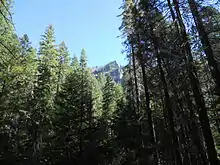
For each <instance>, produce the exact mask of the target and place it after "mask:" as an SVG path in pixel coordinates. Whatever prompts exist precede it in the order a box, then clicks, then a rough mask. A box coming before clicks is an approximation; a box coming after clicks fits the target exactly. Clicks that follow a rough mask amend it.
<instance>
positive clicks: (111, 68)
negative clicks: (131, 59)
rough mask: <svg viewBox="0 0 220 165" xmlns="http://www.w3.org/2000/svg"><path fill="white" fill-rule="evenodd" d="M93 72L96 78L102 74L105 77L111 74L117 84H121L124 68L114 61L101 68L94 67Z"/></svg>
mask: <svg viewBox="0 0 220 165" xmlns="http://www.w3.org/2000/svg"><path fill="white" fill-rule="evenodd" d="M92 72H93V74H94V75H95V76H96V77H98V76H99V75H100V74H102V73H103V74H104V75H107V74H109V75H110V76H111V77H112V79H113V80H114V81H115V82H116V83H121V80H122V75H123V67H122V66H120V65H119V64H118V63H117V62H116V61H112V62H109V63H108V64H106V65H104V66H101V67H93V68H92Z"/></svg>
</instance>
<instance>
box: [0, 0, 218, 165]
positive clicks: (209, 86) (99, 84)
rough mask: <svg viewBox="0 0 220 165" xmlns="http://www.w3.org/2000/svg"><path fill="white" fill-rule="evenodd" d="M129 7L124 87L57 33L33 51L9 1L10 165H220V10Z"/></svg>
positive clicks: (0, 25) (2, 82)
mask: <svg viewBox="0 0 220 165" xmlns="http://www.w3.org/2000/svg"><path fill="white" fill-rule="evenodd" d="M121 4H122V5H121V7H120V6H119V7H120V8H121V10H122V13H121V15H120V16H119V17H120V18H121V19H122V24H121V27H119V30H120V31H121V34H122V35H121V37H122V38H123V40H124V42H123V43H122V46H123V47H124V53H126V55H127V60H128V64H127V65H126V66H125V67H124V68H123V78H122V80H121V81H120V83H116V82H115V81H113V79H112V77H111V76H110V75H108V74H106V75H105V74H99V75H98V76H97V75H94V74H93V72H92V69H91V68H90V67H88V66H87V57H86V51H85V50H84V49H83V50H82V52H81V55H80V58H79V59H78V58H77V57H72V56H71V54H70V53H69V51H68V48H67V46H66V44H65V42H62V43H57V42H56V38H55V30H54V28H53V26H52V25H49V26H48V27H47V28H46V30H45V33H44V34H42V37H41V40H40V41H39V49H38V50H37V49H36V48H34V47H33V46H32V44H31V41H30V40H29V37H28V35H27V34H24V35H23V36H18V35H17V34H16V31H15V27H14V25H13V18H12V17H13V15H12V12H11V11H12V9H11V7H12V6H13V3H12V2H11V0H0V164H1V165H44V164H45V165H217V164H220V163H219V156H220V155H219V154H220V10H219V5H220V4H219V3H218V1H216V2H215V1H209V2H207V1H206V0H204V1H202V0H123V1H122V2H121ZM14 7H15V8H16V6H14ZM27 23H28V22H27Z"/></svg>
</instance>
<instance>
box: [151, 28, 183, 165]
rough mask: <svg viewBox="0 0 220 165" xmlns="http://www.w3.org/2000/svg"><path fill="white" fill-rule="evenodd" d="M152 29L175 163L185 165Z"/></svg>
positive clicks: (156, 39) (156, 40)
mask: <svg viewBox="0 0 220 165" xmlns="http://www.w3.org/2000/svg"><path fill="white" fill-rule="evenodd" d="M151 29H152V30H151V35H152V40H153V46H154V49H155V54H156V58H157V63H158V67H159V72H160V79H161V82H162V84H163V90H164V95H165V107H166V110H167V112H168V125H169V130H170V131H171V134H172V143H173V145H174V146H173V147H174V154H175V161H176V164H177V165H182V164H183V163H182V159H181V154H180V152H179V150H178V148H179V145H178V137H177V135H176V131H175V124H174V120H173V110H172V105H171V100H170V95H169V92H168V86H167V82H166V79H165V76H164V71H163V68H162V61H161V58H160V56H159V47H158V46H159V42H158V38H157V36H156V35H154V32H153V28H151Z"/></svg>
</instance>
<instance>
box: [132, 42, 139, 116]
mask: <svg viewBox="0 0 220 165" xmlns="http://www.w3.org/2000/svg"><path fill="white" fill-rule="evenodd" d="M131 51H132V65H133V74H134V84H135V93H136V103H137V112H138V113H139V107H140V102H139V90H138V83H137V73H136V60H135V54H134V48H133V44H132V45H131Z"/></svg>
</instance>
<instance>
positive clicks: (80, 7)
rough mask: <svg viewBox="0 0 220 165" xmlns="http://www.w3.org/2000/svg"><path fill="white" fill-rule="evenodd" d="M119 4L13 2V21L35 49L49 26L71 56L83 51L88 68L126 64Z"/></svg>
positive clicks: (103, 0) (97, 0) (107, 0)
mask: <svg viewBox="0 0 220 165" xmlns="http://www.w3.org/2000/svg"><path fill="white" fill-rule="evenodd" d="M121 2H122V1H121V0H14V8H13V13H14V16H13V21H14V23H15V27H16V31H17V33H18V35H23V34H28V36H29V38H30V40H31V42H32V45H33V46H34V47H38V43H39V41H40V38H41V35H42V34H43V33H44V31H45V28H46V27H47V26H48V25H49V24H52V25H53V27H54V29H55V34H56V40H57V43H59V42H61V41H65V42H66V44H67V46H68V48H69V51H70V53H71V55H73V54H76V55H77V56H79V55H80V52H81V49H82V48H85V50H86V53H87V57H88V63H89V66H100V65H103V64H107V63H108V62H110V61H113V60H116V61H117V62H119V63H120V64H122V65H124V64H126V60H125V55H122V53H121V51H122V49H123V46H122V44H121V42H122V39H120V38H117V36H119V35H120V32H119V30H118V28H119V26H120V24H121V19H120V18H117V15H119V14H120V12H121V11H120V10H119V7H120V5H121Z"/></svg>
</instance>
